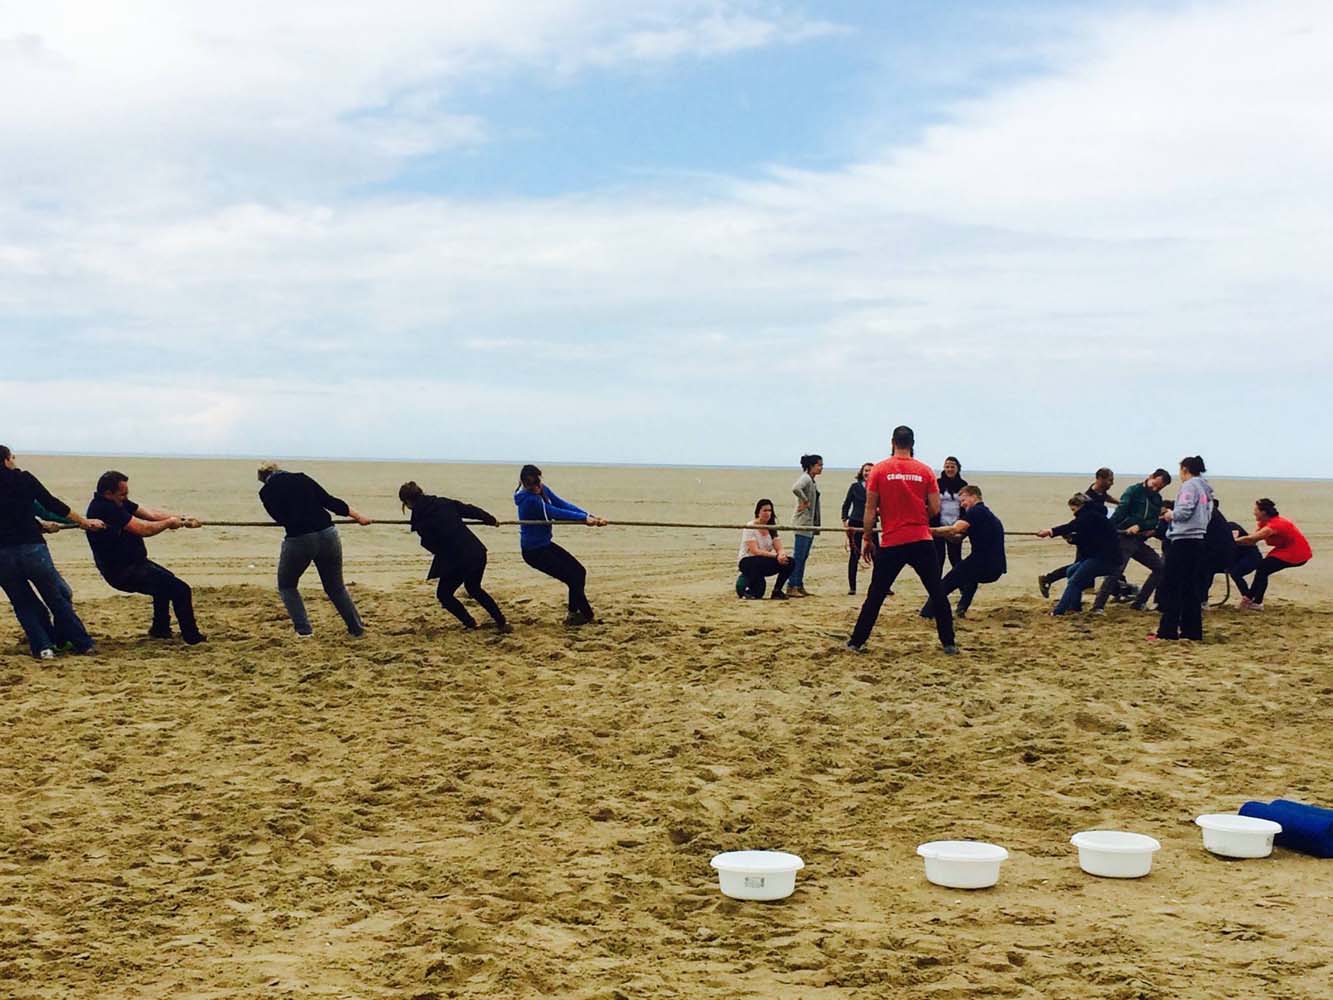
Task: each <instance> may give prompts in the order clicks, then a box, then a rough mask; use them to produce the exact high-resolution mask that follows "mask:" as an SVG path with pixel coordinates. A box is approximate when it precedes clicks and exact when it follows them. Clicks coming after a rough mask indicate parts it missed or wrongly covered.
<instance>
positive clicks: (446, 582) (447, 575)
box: [435, 554, 505, 628]
mask: <svg viewBox="0 0 1333 1000" xmlns="http://www.w3.org/2000/svg"><path fill="white" fill-rule="evenodd" d="M485 574H486V556H485V554H483V555H482V556H481V559H480V561H479V562H477V563H476V564H475V565H473V566H469V567H467V568H466V569H463V568H456V567H453V566H450V567H449V568H448V569H446V570H444V571H443V572H442V573H441V574H440V583H439V586H437V587H436V588H435V596H436V597H437V598H438V599H439V601H440V606H441V607H442V608H444V610H445V611H448V612H449V613H450V614H451V615H453V616H454V617H455V618H457V619H458V620H459V621H460V622H462V623H463V627H464V628H476V627H477V620H476V619H475V618H473V617H472V615H471V614H469V613H468V610H467V608H465V607H463V603H462V602H461V601H460V600H459V599H458V598H457V597H455V596H454V591H455V590H457V589H458V588H459V587H460V586H461V587H463V588H464V589H465V590H466V591H467V595H468V597H470V598H472V599H473V600H474V601H476V602H477V603H478V604H480V605H481V607H482V609H483V610H484V611H485V612H486V613H487V614H488V615H490V616H491V618H492V619H493V620H494V621H495V624H496V625H497V626H498V627H503V626H504V624H505V616H504V612H503V611H501V610H500V606H499V605H498V604H496V603H495V600H494V599H493V598H492V597H491V595H490V594H488V593H486V591H485V590H484V589H482V586H481V578H482V577H483V576H484V575H485Z"/></svg>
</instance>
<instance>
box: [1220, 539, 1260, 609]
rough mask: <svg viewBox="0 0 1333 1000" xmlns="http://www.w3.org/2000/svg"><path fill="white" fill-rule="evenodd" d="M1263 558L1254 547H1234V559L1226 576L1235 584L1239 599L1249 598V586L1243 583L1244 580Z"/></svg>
mask: <svg viewBox="0 0 1333 1000" xmlns="http://www.w3.org/2000/svg"><path fill="white" fill-rule="evenodd" d="M1263 558H1264V557H1263V556H1262V555H1260V553H1259V549H1258V548H1257V547H1256V546H1254V545H1237V546H1236V557H1235V558H1234V559H1232V560H1231V566H1230V568H1229V569H1228V570H1227V575H1228V576H1230V577H1231V579H1232V581H1233V582H1234V583H1235V584H1236V589H1237V590H1239V591H1240V596H1241V597H1249V596H1250V585H1249V584H1248V583H1246V582H1245V578H1246V577H1247V576H1249V575H1250V574H1251V573H1253V572H1254V571H1255V570H1257V569H1258V568H1259V564H1260V563H1261V562H1263Z"/></svg>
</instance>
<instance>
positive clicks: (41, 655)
mask: <svg viewBox="0 0 1333 1000" xmlns="http://www.w3.org/2000/svg"><path fill="white" fill-rule="evenodd" d="M55 658H56V651H55V650H54V649H51V648H50V647H49V646H48V647H47V648H46V649H43V650H39V651H38V653H37V659H39V660H54V659H55Z"/></svg>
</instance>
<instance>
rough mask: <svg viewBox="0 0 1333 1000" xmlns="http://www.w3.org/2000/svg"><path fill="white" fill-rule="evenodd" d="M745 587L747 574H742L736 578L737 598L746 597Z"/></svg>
mask: <svg viewBox="0 0 1333 1000" xmlns="http://www.w3.org/2000/svg"><path fill="white" fill-rule="evenodd" d="M745 586H746V584H745V574H744V573H742V574H741V575H740V576H738V577H736V596H737V597H744V596H745Z"/></svg>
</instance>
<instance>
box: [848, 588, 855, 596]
mask: <svg viewBox="0 0 1333 1000" xmlns="http://www.w3.org/2000/svg"><path fill="white" fill-rule="evenodd" d="M847 596H848V597H855V596H856V589H855V588H853V589H851V590H849V591H847Z"/></svg>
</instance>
